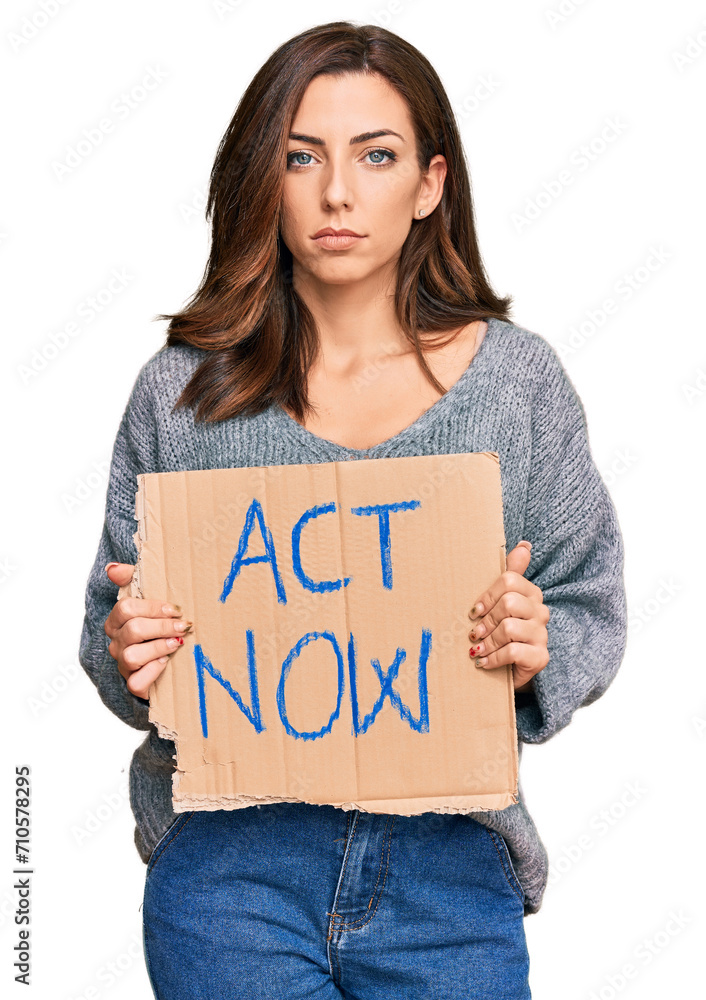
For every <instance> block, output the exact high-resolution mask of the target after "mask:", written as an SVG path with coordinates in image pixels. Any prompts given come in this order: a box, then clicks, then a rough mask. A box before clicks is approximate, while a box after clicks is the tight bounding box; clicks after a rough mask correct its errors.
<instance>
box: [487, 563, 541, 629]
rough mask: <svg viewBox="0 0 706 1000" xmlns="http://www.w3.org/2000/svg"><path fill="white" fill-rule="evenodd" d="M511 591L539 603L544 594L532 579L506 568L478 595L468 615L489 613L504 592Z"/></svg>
mask: <svg viewBox="0 0 706 1000" xmlns="http://www.w3.org/2000/svg"><path fill="white" fill-rule="evenodd" d="M510 591H515V592H517V593H518V594H524V595H525V596H526V597H529V598H532V599H533V600H534V601H535V602H537V603H539V602H541V601H542V598H543V596H544V595H543V594H542V591H541V590H540V589H539V587H538V586H537V584H536V583H531V581H530V580H527V579H525V577H524V576H520V574H519V573H515V572H514V570H511V569H506V570H505V571H504V572H503V573H501V574H500V576H499V577H498V578H497V580H495V581H494V583H493V584H491V586H490V587H488V589H487V590H484V591H483V593H482V594H479V595H478V598H477V600H476V602H475V604H474V605H473V607H472V608H471V610H470V611H469V613H468V617H469V618H478V617H480V616H481V615H485V614H487V613H488V612H489V611H490V610H491V609H492V608H494V607H495V605H496V604H497V603H498V601H499V600H500V598H501V597H502V596H503V594H507V593H509V592H510Z"/></svg>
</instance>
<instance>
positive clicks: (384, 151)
mask: <svg viewBox="0 0 706 1000" xmlns="http://www.w3.org/2000/svg"><path fill="white" fill-rule="evenodd" d="M376 154H379V155H381V156H387V157H388V160H387V162H385V163H381V162H380V160H377V161H376V163H375V165H376V166H380V167H386V166H387V164H388V163H392V161H393V160H396V159H397V157H396V156H395V154H394V153H393V152H391V151H390V150H389V149H369V150H368V152H367V153H366V154H365V155H366V156H375V155H376Z"/></svg>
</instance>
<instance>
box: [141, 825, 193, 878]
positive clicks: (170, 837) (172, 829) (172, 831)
mask: <svg viewBox="0 0 706 1000" xmlns="http://www.w3.org/2000/svg"><path fill="white" fill-rule="evenodd" d="M194 813H195V810H191V812H185V813H179V815H178V816H177V817H176V819H175V820H173V821H172V822H171V823H170V824H169V826H168V827H167V829H166V830H165V831H164V833H163V834H162V836H161V837H160V838H159V840H158V841H157V843H156V844H155V845H154V847H153V849H152V853H151V854H150V858H149V861H148V862H147V871H146V873H145V878H146V877H147V876H148V875H149V873H150V872H151V871H152V869H153V868H154V866H155V865H156V863H157V861H158V860H159V859H160V858H161V857H162V855H163V854H164V852H165V851H166V850H168V848H169V845H170V844H172V843H173V842H174V840H175V839H176V838H177V836H178V835H179V833H180V831H181V830H182V829H183V827H184V826H185V825H186V824H187V823H188V822H189V820H190V819H191V818H192V816H193V815H194Z"/></svg>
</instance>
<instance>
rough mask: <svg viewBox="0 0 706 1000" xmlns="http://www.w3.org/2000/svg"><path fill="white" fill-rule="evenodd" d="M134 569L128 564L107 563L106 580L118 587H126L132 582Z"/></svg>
mask: <svg viewBox="0 0 706 1000" xmlns="http://www.w3.org/2000/svg"><path fill="white" fill-rule="evenodd" d="M134 570H135V567H134V566H132V565H131V564H130V563H119V562H109V563H108V565H107V566H106V567H105V571H106V573H107V574H108V579H109V580H110V581H111V582H112V583H117V585H118V586H119V587H127V585H128V584H129V583H130V581H131V580H132V574H133V572H134Z"/></svg>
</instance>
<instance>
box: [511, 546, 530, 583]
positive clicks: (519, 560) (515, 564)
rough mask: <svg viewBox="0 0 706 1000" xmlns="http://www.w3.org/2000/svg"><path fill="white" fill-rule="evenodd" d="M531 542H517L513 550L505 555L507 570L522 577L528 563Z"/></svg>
mask: <svg viewBox="0 0 706 1000" xmlns="http://www.w3.org/2000/svg"><path fill="white" fill-rule="evenodd" d="M531 548H532V542H527V541H524V540H523V541H521V542H518V543H517V545H516V546H515V548H514V549H512V550H511V551H510V552H508V554H507V560H506V562H507V568H508V569H510V570H512V571H513V572H514V573H519V574H520V576H524V575H525V572H526V571H527V567H528V566H529V563H530V556H531V552H530V549H531Z"/></svg>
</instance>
